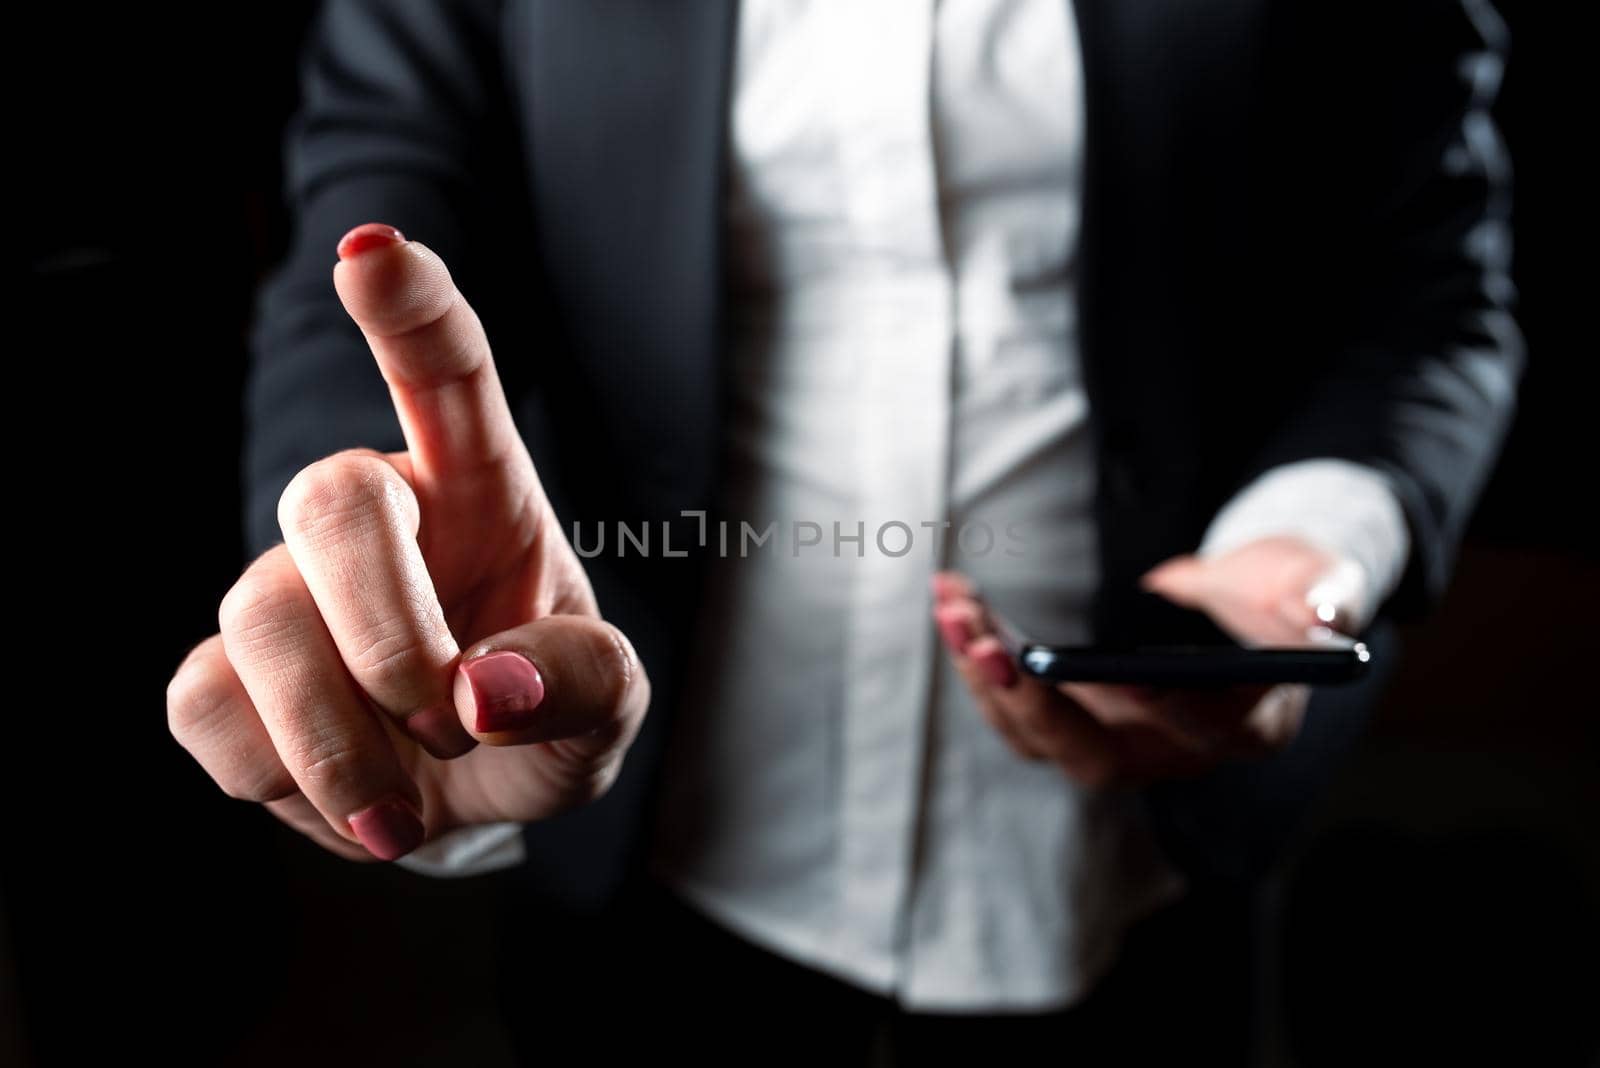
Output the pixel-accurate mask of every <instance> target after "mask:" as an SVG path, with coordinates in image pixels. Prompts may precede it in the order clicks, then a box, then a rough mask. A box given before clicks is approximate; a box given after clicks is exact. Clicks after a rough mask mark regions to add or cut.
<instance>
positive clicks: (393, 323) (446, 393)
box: [333, 223, 538, 504]
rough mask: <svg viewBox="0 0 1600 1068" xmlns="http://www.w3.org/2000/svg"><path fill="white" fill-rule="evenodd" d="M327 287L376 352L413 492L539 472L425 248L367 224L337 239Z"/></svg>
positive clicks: (522, 486)
mask: <svg viewBox="0 0 1600 1068" xmlns="http://www.w3.org/2000/svg"><path fill="white" fill-rule="evenodd" d="M338 252H339V263H338V264H337V265H336V266H335V267H334V270H333V283H334V288H335V289H337V290H338V292H339V299H340V300H341V301H343V303H344V307H345V310H346V311H348V312H349V313H350V316H351V318H353V319H354V320H355V321H356V325H357V326H359V327H360V328H361V332H362V333H363V334H364V335H366V338H367V343H368V344H369V345H370V346H371V348H372V353H373V355H374V356H375V357H376V358H377V361H378V367H379V369H380V370H381V371H382V372H383V377H384V380H385V381H386V382H388V384H389V393H390V396H391V397H392V398H393V400H394V406H395V410H396V411H397V412H398V414H399V416H400V425H401V429H402V430H403V431H404V433H405V438H406V445H407V447H408V449H409V450H410V452H411V462H412V472H413V476H414V481H415V484H416V489H417V492H418V494H419V496H421V497H423V498H424V499H427V498H437V497H440V496H447V495H448V493H449V492H450V490H451V489H453V488H460V489H469V488H470V491H471V492H473V493H474V494H476V495H478V496H479V500H480V503H481V504H487V503H489V502H487V501H483V500H482V496H481V495H482V493H483V491H484V490H485V489H489V488H490V487H488V486H486V485H485V481H484V480H485V477H486V476H487V477H488V478H489V479H491V480H492V481H495V482H501V483H502V484H501V486H500V488H501V489H503V490H508V491H511V493H512V495H513V496H519V495H521V494H524V493H527V492H530V491H533V490H536V489H537V486H538V479H537V476H536V475H535V473H534V470H533V463H532V461H531V460H530V459H529V458H528V453H527V449H526V447H525V446H524V445H523V443H522V438H521V436H520V435H519V434H518V433H517V428H516V425H515V423H514V422H513V421H512V418H511V409H510V407H509V406H508V405H507V403H506V397H505V392H504V390H503V389H502V388H501V385H500V376H499V374H498V373H497V372H496V371H495V366H494V358H493V356H492V355H491V354H490V352H489V339H488V337H487V336H485V334H484V332H483V325H482V324H481V323H480V322H479V321H478V316H477V313H476V312H474V311H473V310H472V308H471V306H470V305H468V304H467V301H466V298H464V297H463V296H462V295H461V293H460V291H459V290H458V289H456V285H455V282H454V281H453V280H452V279H451V277H450V272H449V270H448V269H447V268H446V267H445V265H444V261H443V260H441V259H440V258H439V257H438V255H437V254H435V253H434V252H433V250H431V249H429V248H428V247H427V246H425V245H422V244H421V243H419V242H416V241H407V240H406V239H405V237H404V235H402V234H401V233H400V231H398V230H396V229H394V228H393V227H392V226H383V225H380V224H377V223H367V224H365V225H363V226H358V227H356V228H355V229H354V230H351V231H350V232H349V233H348V234H346V235H345V236H344V238H343V240H341V241H340V242H339V248H338Z"/></svg>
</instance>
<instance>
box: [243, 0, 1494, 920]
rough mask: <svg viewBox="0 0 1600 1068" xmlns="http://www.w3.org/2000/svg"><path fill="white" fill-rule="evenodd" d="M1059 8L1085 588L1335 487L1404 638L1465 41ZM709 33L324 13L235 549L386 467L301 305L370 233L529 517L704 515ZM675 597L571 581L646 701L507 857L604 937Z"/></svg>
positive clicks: (269, 317) (1479, 148) (1464, 194)
mask: <svg viewBox="0 0 1600 1068" xmlns="http://www.w3.org/2000/svg"><path fill="white" fill-rule="evenodd" d="M1075 7H1076V12H1077V16H1078V22H1079V27H1080V37H1081V40H1082V42H1083V53H1084V69H1085V84H1086V98H1087V107H1088V128H1087V135H1086V136H1087V148H1086V176H1085V227H1084V232H1083V243H1082V248H1081V282H1080V297H1081V306H1082V326H1083V335H1082V358H1083V363H1084V371H1085V379H1086V383H1087V386H1088V389H1089V393H1090V400H1091V414H1092V426H1093V431H1094V435H1095V439H1096V442H1097V447H1098V454H1099V457H1100V461H1099V463H1100V472H1099V498H1098V501H1097V518H1098V523H1099V527H1100V544H1101V545H1102V547H1103V548H1102V552H1103V560H1102V565H1103V570H1104V579H1105V587H1106V589H1107V590H1108V591H1116V590H1119V589H1124V588H1129V587H1131V585H1132V584H1133V582H1134V580H1135V579H1136V577H1137V576H1138V575H1139V574H1140V573H1141V572H1142V571H1144V570H1145V569H1146V568H1148V567H1149V566H1151V565H1152V564H1154V563H1156V562H1158V561H1159V560H1161V559H1163V558H1165V557H1167V556H1169V555H1172V554H1174V553H1178V552H1183V551H1187V550H1191V549H1192V548H1193V547H1194V546H1195V544H1196V543H1197V540H1198V538H1199V536H1200V534H1201V532H1202V531H1203V529H1204V527H1205V525H1206V523H1207V522H1208V521H1209V520H1210V518H1211V517H1212V516H1213V515H1214V514H1215V512H1216V510H1217V508H1218V507H1219V506H1220V505H1221V504H1222V503H1223V502H1224V501H1225V500H1226V499H1227V498H1228V496H1229V495H1230V494H1231V493H1233V492H1235V491H1236V490H1237V489H1238V488H1240V487H1241V486H1242V485H1243V484H1244V483H1245V482H1247V481H1248V480H1249V478H1251V477H1252V476H1253V475H1255V474H1256V473H1258V472H1260V471H1261V470H1264V469H1265V468H1267V467H1269V466H1271V465H1273V464H1278V463H1284V462H1289V461H1293V460H1297V459H1304V458H1311V457H1319V456H1335V457H1345V458H1349V459H1353V460H1358V461H1361V462H1366V463H1370V464H1373V465H1374V466H1376V467H1378V468H1380V469H1381V470H1383V471H1385V472H1387V473H1388V474H1389V475H1390V476H1391V477H1392V478H1393V479H1394V481H1395V484H1396V488H1397V491H1398V493H1399V495H1400V498H1401V500H1402V502H1403V504H1404V506H1405V509H1406V514H1407V519H1408V522H1409V524H1410V526H1411V530H1412V534H1413V541H1414V545H1413V554H1412V559H1411V561H1410V563H1409V566H1408V567H1407V570H1406V576H1405V579H1404V582H1403V584H1402V587H1401V590H1400V591H1399V593H1398V594H1397V595H1396V596H1395V597H1394V598H1392V599H1391V600H1390V602H1389V603H1388V604H1387V605H1385V613H1386V614H1392V615H1396V616H1405V615H1415V614H1417V613H1419V612H1420V611H1422V610H1424V609H1425V608H1426V607H1427V606H1428V605H1429V604H1430V603H1431V601H1432V599H1433V598H1434V597H1436V596H1437V594H1438V592H1439V590H1440V587H1441V585H1442V583H1443V581H1444V579H1445V577H1446V575H1447V573H1448V568H1449V562H1450V560H1451V557H1452V554H1453V552H1454V548H1455V544H1456V539H1457V537H1458V535H1459V533H1460V530H1461V527H1462V524H1463V522H1464V520H1465V517H1466V516H1467V514H1468V513H1469V511H1470V510H1471V508H1472V506H1473V503H1474V501H1475V498H1476V495H1477V492H1478V488H1479V486H1480V484H1481V482H1482V480H1483V478H1484V475H1485V473H1486V471H1487V469H1488V465H1489V462H1490V460H1491V458H1492V456H1493V453H1494V451H1495V449H1496V447H1497V445H1498V442H1499V440H1500V437H1501V435H1502V433H1503V430H1504V427H1505V425H1506V422H1507V419H1508V418H1509V415H1510V411H1511V408H1512V396H1513V386H1514V383H1515V381H1516V379H1517V376H1518V374H1519V371H1520V367H1521V361H1522V353H1521V345H1520V339H1519V337H1518V335H1517V332H1516V329H1515V327H1514V324H1513V323H1512V320H1511V318H1510V316H1509V313H1508V311H1507V307H1508V304H1509V302H1510V300H1511V297H1512V294H1511V287H1510V283H1509V281H1508V278H1507V275H1506V266H1507V256H1508V245H1509V242H1508V238H1507V227H1506V219H1505V212H1506V202H1507V196H1506V189H1507V182H1508V180H1509V175H1508V173H1507V164H1506V160H1505V157H1504V153H1503V151H1502V149H1501V147H1500V144H1499V141H1498V138H1497V135H1496V132H1495V130H1494V127H1493V125H1492V123H1491V120H1490V118H1489V114H1488V111H1487V106H1488V103H1489V100H1490V99H1491V97H1492V95H1493V93H1494V90H1495V86H1496V84H1497V73H1498V66H1497V64H1498V62H1499V57H1500V56H1501V54H1502V53H1503V51H1504V48H1505V45H1506V42H1505V39H1504V37H1505V35H1504V30H1503V27H1502V26H1501V24H1500V23H1499V21H1498V19H1497V18H1496V17H1495V16H1494V13H1493V12H1492V10H1491V9H1490V8H1489V7H1488V6H1487V5H1486V4H1484V3H1481V2H1477V0H1427V2H1423V3H1416V4H1407V5H1398V6H1397V5H1391V4H1383V3H1378V2H1376V0H1357V2H1355V3H1351V2H1348V0H1346V2H1341V3H1333V2H1331V0H1306V2H1295V3H1289V2H1282V3H1274V2H1268V0H1247V2H1243V3H1231V2H1230V3H1226V4H1225V3H1221V2H1217V0H1204V2H1197V0H1150V2H1146V3H1139V4H1125V3H1118V2H1117V0H1078V2H1077V3H1076V5H1075ZM736 16H737V5H736V4H735V3H733V2H732V0H678V2H675V3H662V2H659V0H608V2H605V3H585V4H577V3H561V2H554V0H547V2H535V0H505V2H490V0H470V2H469V0H463V2H459V3H450V4H437V5H435V4H401V3H383V2H376V0H366V2H357V0H334V2H332V3H330V4H328V5H327V9H326V12H325V13H324V15H323V17H322V19H321V21H320V23H319V26H318V28H317V29H316V31H315V32H314V34H313V36H312V39H311V43H310V45H309V47H308V50H307V52H306V60H305V67H304V78H303V81H304V88H305V103H304V106H303V109H302V111H301V113H300V115H299V117H298V118H297V120H296V122H295V124H294V126H293V127H292V129H291V130H290V133H289V137H288V140H287V145H286V147H287V151H288V166H289V169H288V173H289V188H288V195H289V197H290V198H291V200H292V205H293V208H294V216H295V232H294V236H293V242H292V248H291V252H290V254H289V256H288V258H287V260H286V262H285V263H284V264H283V265H282V267H281V268H280V269H279V270H278V271H277V272H276V273H275V274H274V275H273V276H272V278H270V279H269V280H268V281H267V283H266V284H265V285H264V287H263V289H262V291H261V295H260V305H259V315H258V319H257V326H256V329H255V332H254V334H253V338H252V347H253V355H254V359H253V363H252V369H251V373H250V380H249V389H248V398H247V412H248V420H249V422H248V438H247V457H246V464H247V471H246V476H247V485H248V494H249V501H248V511H249V515H248V527H249V535H250V539H251V543H252V545H253V546H254V548H255V549H256V550H257V551H261V550H265V549H266V548H268V547H269V546H271V545H272V544H273V543H275V542H276V541H277V540H278V538H279V534H278V531H277V529H276V521H275V506H276V501H277V497H278V495H279V493H280V492H281V490H282V488H283V486H284V485H286V484H287V482H288V481H289V479H290V478H291V477H292V476H293V474H294V473H295V471H296V470H298V469H299V468H300V467H302V466H304V465H305V464H307V463H309V462H311V461H313V460H315V459H317V458H318V457H320V456H323V455H326V454H327V453H329V452H332V451H334V450H336V449H338V448H342V447H347V446H353V445H365V446H371V447H376V448H384V449H392V448H399V447H400V445H401V440H400V435H399V430H398V426H397V424H396V421H395V417H394V415H393V412H392V411H391V410H390V406H389V401H388V397H387V394H386V392H385V390H384V388H383V385H382V382H381V381H380V379H379V377H378V374H377V371H376V368H375V366H374V365H373V361H372V360H371V358H370V356H369V354H368V353H367V351H366V349H365V347H364V345H363V344H362V341H361V338H360V336H359V334H358V333H357V332H356V330H355V329H354V327H353V325H352V324H351V323H350V322H349V320H348V319H347V317H346V316H345V315H344V313H343V311H342V309H341V308H340V306H339V304H338V301H337V298H336V296H335V294H334V292H333V288H332V285H331V279H330V271H331V265H332V262H333V252H332V250H333V248H334V245H335V243H336V241H337V240H338V238H339V236H340V235H341V234H342V233H343V232H344V231H345V229H347V228H348V227H350V226H352V225H354V224H357V223H360V222H364V221H371V220H377V221H384V222H388V223H391V224H394V225H396V226H398V227H400V228H401V229H402V230H403V231H404V232H405V233H406V234H407V235H408V236H410V237H413V238H417V239H420V240H422V241H424V242H426V243H427V244H429V245H430V246H432V247H434V248H435V249H437V250H438V251H439V252H440V253H441V254H442V255H443V256H444V257H445V259H446V261H447V262H448V263H449V264H450V266H451V268H452V270H453V271H454V272H455V274H456V276H457V278H458V281H459V282H460V284H461V287H462V289H463V291H464V292H465V293H466V295H467V296H468V298H469V299H470V300H471V301H472V302H473V303H474V305H475V306H476V307H477V308H478V309H479V310H480V313H481V314H482V317H483V318H484V320H485V322H486V324H487V326H488V329H489V331H490V334H491V340H492V341H493V343H494V345H495V351H496V354H497V360H498V363H499V366H500V368H501V371H502V376H503V377H504V379H505V381H506V383H507V389H508V391H509V393H510V395H511V397H512V398H513V404H514V406H515V410H516V415H517V418H518V422H519V425H520V426H521V428H522V430H523V432H524V434H525V436H526V437H527V439H528V441H529V447H530V450H531V451H532V453H533V455H534V458H535V460H536V461H537V463H538V464H539V466H540V470H541V474H542V475H543V477H544V479H545V481H546V484H547V486H548V487H549V488H550V491H551V495H552V498H553V499H554V501H555V504H556V507H557V508H558V510H559V513H560V514H561V515H562V516H563V517H565V518H566V519H567V520H569V521H583V522H585V523H586V524H587V523H590V522H592V521H596V520H604V521H606V522H608V523H614V522H615V521H618V520H626V521H630V522H636V521H639V520H650V521H653V522H661V521H667V520H673V519H676V517H678V514H679V512H680V511H682V510H686V509H697V508H707V507H709V504H710V501H711V495H712V491H713V487H714V482H715V476H716V471H715V464H714V458H715V452H716V443H717V440H718V434H719V429H718V428H719V417H718V413H719V412H720V398H719V389H718V384H717V380H718V375H717V373H716V369H717V366H718V359H719V356H720V352H721V337H722V321H723V316H722V299H723V298H722V287H721V280H722V253H721V228H720V225H719V212H718V208H719V205H720V203H721V197H722V189H723V173H724V168H725V162H726V153H725V151H724V148H725V141H726V132H725V115H726V110H727V103H728V99H727V98H728V75H729V67H730V64H729V60H730V59H731V50H732V44H733V41H734V33H733V31H734V29H735V25H736V23H735V19H736ZM680 522H681V521H680ZM683 529H687V528H680V530H683ZM678 543H679V544H682V540H681V534H680V540H679V541H678ZM696 567H697V564H696V562H695V561H694V560H693V559H691V560H688V561H678V560H670V559H663V558H661V557H660V556H659V555H658V556H657V557H656V558H654V559H652V560H649V561H647V562H645V561H637V560H632V561H617V560H616V559H615V558H601V559H597V560H595V561H593V567H592V574H593V577H594V581H595V585H596V588H597V592H598V594H599V597H600V604H601V606H602V609H603V610H604V611H605V612H606V613H607V614H608V615H609V616H610V617H611V618H613V619H614V620H615V621H616V622H617V623H619V624H620V625H621V626H622V627H623V628H624V629H625V630H626V631H627V632H628V633H629V634H630V635H632V636H633V638H634V641H635V644H636V646H637V647H638V649H639V652H640V655H641V657H642V658H643V660H644V662H645V664H646V666H647V667H648V669H649V671H650V672H651V675H652V679H653V680H654V682H655V683H656V686H655V693H656V696H657V699H656V701H655V705H654V707H653V709H652V711H651V714H650V716H649V717H648V722H647V724H646V726H645V728H644V732H643V735H642V736H641V739H640V741H639V743H638V745H637V746H636V747H635V749H634V751H633V752H632V754H631V755H630V757H629V760H628V761H627V765H626V768H625V770H624V772H623V774H622V777H621V779H620V780H619V782H618V783H617V786H616V788H615V789H614V790H613V791H612V793H611V794H610V795H608V796H607V797H606V798H605V799H603V800H602V801H600V802H599V803H597V804H595V805H591V806H587V807H585V808H584V809H581V810H579V811H576V812H573V813H571V814H568V815H564V816H562V817H560V818H558V819H554V820H550V821H545V822H542V823H539V824H532V825H529V827H528V828H527V831H526V837H527V840H528V843H529V847H530V850H531V851H532V854H533V860H532V862H531V863H530V864H529V865H528V866H527V868H526V869H525V872H524V877H525V878H527V879H528V881H529V890H530V892H533V891H537V892H540V893H543V894H545V895H548V897H549V898H550V900H552V901H559V902H563V903H564V904H565V905H566V906H568V907H569V908H576V909H598V908H604V907H605V906H606V905H607V903H608V902H610V901H612V900H613V899H614V897H615V895H616V893H617V892H618V890H619V889H620V888H621V887H622V886H623V885H624V884H625V882H626V881H627V877H628V875H629V874H630V872H632V871H633V870H634V868H635V865H636V861H637V859H638V856H639V849H638V846H639V844H640V842H641V841H642V833H641V832H642V829H643V828H644V826H645V817H646V814H647V812H648V807H649V805H648V799H649V797H650V795H651V790H652V785H653V780H654V777H655V774H656V770H657V768H658V766H659V759H658V757H659V753H660V751H661V748H662V744H663V741H664V739H665V737H666V735H667V732H669V731H670V729H671V713H672V708H673V701H674V693H675V692H676V690H677V683H676V672H677V668H678V665H679V664H680V663H681V660H682V656H681V651H682V642H683V640H684V638H685V637H686V636H687V635H688V634H689V633H691V632H692V628H693V617H694V611H695V604H694V598H693V596H692V591H693V590H694V588H695V587H694V581H693V579H694V573H695V569H696ZM907 625H908V626H923V625H927V624H926V621H923V620H911V621H908V622H907ZM1269 771H1270V768H1269ZM1325 772H1326V769H1325V768H1305V767H1300V768H1297V770H1296V774H1297V775H1305V776H1310V777H1311V779H1310V780H1308V781H1310V782H1315V781H1316V779H1317V777H1318V776H1320V775H1322V774H1325ZM1201 789H1203V787H1201ZM1181 796H1183V797H1186V798H1188V799H1189V800H1193V799H1194V798H1195V797H1196V796H1197V795H1196V790H1195V788H1194V787H1193V786H1192V785H1191V787H1190V788H1188V789H1186V790H1185V791H1183V792H1182V793H1181ZM1216 796H1218V797H1223V796H1226V793H1225V792H1224V793H1223V794H1218V795H1216ZM1152 800H1153V801H1154V803H1155V804H1156V807H1157V808H1158V810H1159V809H1160V808H1161V807H1162V806H1163V805H1166V804H1168V802H1167V801H1164V800H1163V798H1162V796H1153V797H1152ZM1186 803H1187V802H1186ZM1166 815H1168V816H1171V815H1178V816H1181V815H1182V813H1181V812H1180V813H1171V812H1169V813H1166ZM1234 815H1235V816H1236V817H1237V818H1236V819H1234V820H1232V821H1228V824H1227V825H1224V826H1222V827H1221V828H1220V829H1215V828H1214V830H1215V833H1222V834H1238V833H1246V832H1244V831H1242V830H1241V828H1244V827H1245V826H1246V825H1247V824H1248V822H1249V820H1250V818H1251V817H1252V813H1251V812H1249V811H1238V812H1235V813H1234ZM1162 822H1163V824H1164V825H1166V826H1181V825H1183V822H1184V821H1183V820H1181V819H1167V818H1163V820H1162ZM1228 826H1232V827H1233V830H1228V829H1227V828H1228ZM1227 847H1228V843H1226V842H1218V841H1215V840H1208V839H1206V838H1203V837H1202V838H1196V839H1192V840H1190V841H1187V842H1185V843H1180V848H1179V852H1180V853H1182V854H1183V855H1185V856H1204V855H1207V854H1209V853H1211V852H1212V851H1213V850H1214V849H1216V848H1227Z"/></svg>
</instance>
